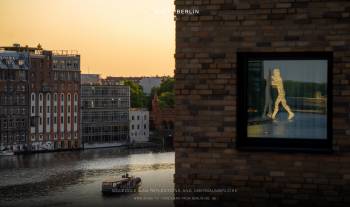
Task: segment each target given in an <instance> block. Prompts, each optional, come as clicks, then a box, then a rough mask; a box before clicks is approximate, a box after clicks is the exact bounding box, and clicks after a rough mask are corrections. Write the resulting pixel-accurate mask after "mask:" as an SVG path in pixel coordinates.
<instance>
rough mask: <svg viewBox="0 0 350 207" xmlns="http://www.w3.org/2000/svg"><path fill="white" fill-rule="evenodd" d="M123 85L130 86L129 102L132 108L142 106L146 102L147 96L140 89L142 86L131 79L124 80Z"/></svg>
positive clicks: (144, 105)
mask: <svg viewBox="0 0 350 207" xmlns="http://www.w3.org/2000/svg"><path fill="white" fill-rule="evenodd" d="M124 85H126V86H129V87H130V102H131V104H130V105H131V107H132V108H144V107H146V105H147V104H146V103H147V96H146V95H145V94H144V92H143V91H142V87H141V86H140V85H138V84H136V83H135V82H133V81H130V80H126V81H124Z"/></svg>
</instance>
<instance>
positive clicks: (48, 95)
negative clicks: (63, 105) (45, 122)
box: [46, 93, 51, 103]
mask: <svg viewBox="0 0 350 207" xmlns="http://www.w3.org/2000/svg"><path fill="white" fill-rule="evenodd" d="M46 99H47V103H49V102H50V99H51V96H50V94H49V93H48V94H47V95H46Z"/></svg>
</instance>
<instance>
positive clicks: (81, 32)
mask: <svg viewBox="0 0 350 207" xmlns="http://www.w3.org/2000/svg"><path fill="white" fill-rule="evenodd" d="M173 13H174V1H173V0H127V1H125V0H0V26H1V29H0V31H1V32H0V46H7V45H12V44H13V43H19V44H21V45H23V46H24V45H29V46H37V45H38V43H40V44H41V45H42V46H43V48H44V49H52V50H58V49H66V50H77V51H79V53H80V55H81V70H82V72H83V73H87V72H90V73H99V74H102V75H103V76H107V75H114V76H129V75H132V76H143V75H145V76H149V75H173V71H174V65H175V63H174V62H175V61H174V52H175V22H174V18H173Z"/></svg>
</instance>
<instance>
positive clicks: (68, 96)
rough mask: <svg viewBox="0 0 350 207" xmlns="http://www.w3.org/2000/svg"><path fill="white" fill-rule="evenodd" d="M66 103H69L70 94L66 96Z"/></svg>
mask: <svg viewBox="0 0 350 207" xmlns="http://www.w3.org/2000/svg"><path fill="white" fill-rule="evenodd" d="M67 101H68V102H70V94H68V95H67Z"/></svg>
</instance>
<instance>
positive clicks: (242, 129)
mask: <svg viewBox="0 0 350 207" xmlns="http://www.w3.org/2000/svg"><path fill="white" fill-rule="evenodd" d="M250 59H254V60H259V59H261V60H327V61H328V71H327V139H324V140H322V139H307V138H305V139H304V138H297V139H290V138H265V137H259V138H253V137H248V136H247V124H248V111H247V84H248V65H247V63H248V60H250ZM332 71H333V53H332V52H238V53H237V123H236V124H237V140H236V146H237V148H238V149H239V150H258V151H298V152H299V151H302V152H332V143H333V126H332V125H333V81H332V80H333V73H332Z"/></svg>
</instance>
